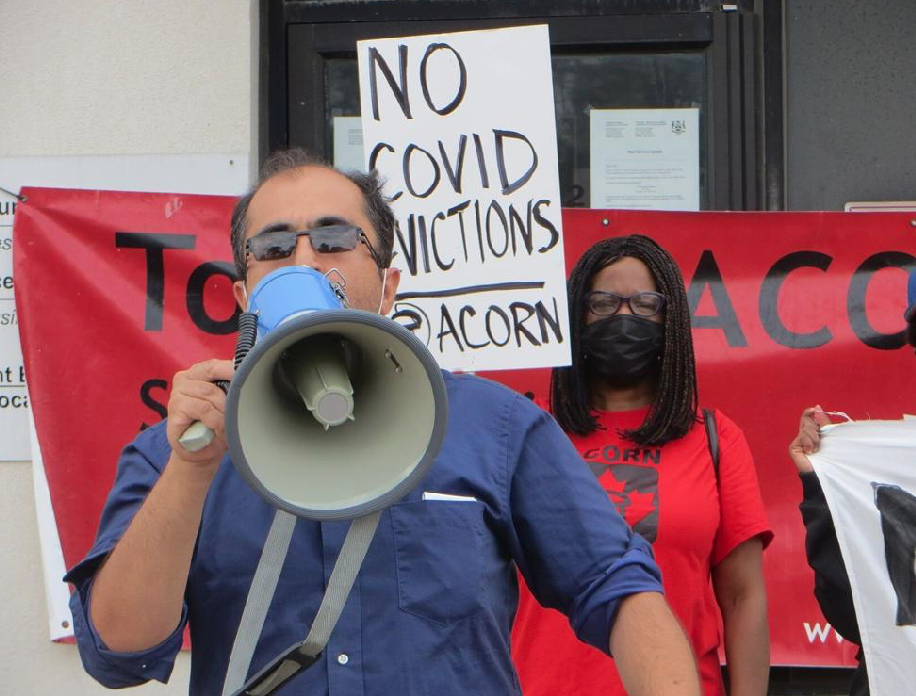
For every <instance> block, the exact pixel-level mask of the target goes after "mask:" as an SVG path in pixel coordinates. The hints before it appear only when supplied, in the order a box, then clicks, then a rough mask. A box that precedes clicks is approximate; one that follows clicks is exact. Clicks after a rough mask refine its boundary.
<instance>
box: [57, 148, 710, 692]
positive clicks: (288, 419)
mask: <svg viewBox="0 0 916 696" xmlns="http://www.w3.org/2000/svg"><path fill="white" fill-rule="evenodd" d="M394 229H395V218H394V215H393V214H392V212H391V209H390V208H389V206H388V204H387V202H386V201H385V199H384V197H383V196H382V194H381V192H380V185H379V182H378V180H377V178H376V177H375V175H374V174H373V175H363V174H355V173H348V174H343V173H341V172H338V171H336V170H334V169H331V168H329V167H327V166H326V165H324V164H321V163H318V162H316V161H314V160H312V159H310V158H309V157H308V156H307V155H306V154H305V153H302V152H301V151H295V150H293V151H288V152H283V153H278V154H277V155H274V156H272V157H271V158H269V159H268V161H267V162H266V163H265V167H264V173H263V174H262V178H261V180H260V182H259V183H258V184H257V185H256V186H255V187H254V188H253V189H252V191H251V192H250V193H249V194H248V195H246V196H244V197H243V198H242V199H240V201H239V203H238V204H237V206H236V209H235V212H234V213H233V222H232V230H231V241H232V244H233V250H234V254H235V260H236V266H237V270H238V274H239V277H240V278H241V280H239V281H238V282H236V284H235V294H236V299H237V300H238V303H239V305H240V306H241V307H242V308H243V309H246V310H251V313H252V315H255V316H256V318H257V322H258V329H257V341H256V342H255V343H254V347H253V348H252V350H251V352H250V353H249V354H248V356H247V357H246V358H245V359H244V361H243V362H242V363H241V364H240V366H239V367H238V369H237V371H236V370H234V367H233V363H232V361H228V360H210V361H207V362H203V363H198V364H196V365H193V366H191V367H190V368H189V369H188V370H185V371H183V372H179V373H178V374H176V375H175V378H174V380H173V384H172V391H171V395H170V399H169V405H168V419H167V421H165V422H164V423H161V424H159V425H156V426H154V427H151V428H149V429H147V430H145V431H144V432H142V433H141V434H140V435H138V436H137V438H136V439H135V440H134V441H133V442H132V443H131V444H130V445H128V446H127V447H126V448H125V450H124V452H123V453H122V456H121V460H120V462H119V465H118V475H117V480H116V482H115V485H114V489H113V490H112V492H111V494H110V495H109V498H108V501H107V503H106V506H105V510H104V512H103V515H102V520H101V524H100V529H99V535H98V538H97V540H96V543H95V545H94V547H93V548H92V549H91V550H90V552H89V554H88V555H87V557H86V558H85V559H84V560H83V561H82V562H81V563H79V564H78V565H77V566H76V567H75V568H73V569H71V571H70V572H69V573H68V575H67V578H66V579H67V580H68V581H70V582H72V583H73V584H74V585H75V586H76V589H77V591H76V592H75V593H74V594H73V599H72V601H71V606H72V609H73V615H74V629H75V633H76V637H77V641H78V643H79V646H80V653H81V656H82V659H83V663H84V666H85V667H86V669H87V671H88V672H89V673H90V674H92V675H93V676H94V677H95V678H96V679H98V680H99V681H100V682H101V683H102V684H104V685H106V686H110V687H124V686H130V685H134V684H139V683H142V682H145V681H148V680H150V679H155V680H158V681H166V680H167V679H168V676H169V674H170V673H171V670H172V665H173V662H174V659H175V655H176V654H177V652H178V650H179V648H180V646H181V642H182V632H183V629H184V627H185V625H186V624H189V625H190V630H191V639H192V644H193V653H192V669H191V684H190V693H192V694H217V693H220V692H222V693H224V694H227V693H233V692H235V691H236V689H237V688H238V687H240V686H241V684H240V683H239V684H236V683H233V679H234V677H232V675H233V674H234V671H238V670H240V675H241V677H240V678H241V681H243V682H244V680H245V679H247V678H249V677H250V676H251V675H252V674H255V673H258V672H259V671H264V670H265V666H267V665H271V664H272V661H273V660H275V658H277V656H278V655H284V654H285V655H286V658H284V659H283V660H281V661H279V662H277V663H276V664H277V665H278V666H277V670H276V671H277V672H278V673H282V674H281V675H280V676H279V677H276V680H275V681H274V682H272V683H273V684H274V686H264V684H265V683H264V682H262V685H261V686H254V687H249V686H246V687H245V689H247V690H244V691H239V692H238V693H273V691H274V690H275V689H279V691H278V693H283V694H287V693H288V694H293V693H297V694H298V693H302V694H347V695H350V694H365V696H376V695H382V694H385V695H394V694H398V695H401V694H426V695H429V694H435V696H446V695H448V694H500V695H502V694H518V693H519V687H518V680H517V677H516V675H515V671H514V668H513V666H512V664H511V660H510V651H509V629H510V626H511V623H512V618H513V615H514V613H515V608H516V604H517V586H516V573H515V569H516V567H517V568H518V569H520V570H521V572H522V574H523V575H524V576H525V579H526V581H527V582H528V586H529V587H530V588H531V589H532V591H533V593H534V594H535V596H536V597H537V598H538V600H539V601H541V603H543V604H544V605H546V606H550V607H555V608H557V609H560V610H561V611H563V612H564V613H565V614H567V615H568V616H569V619H570V622H571V624H572V625H573V628H574V629H575V631H576V633H577V635H578V636H579V638H580V639H581V640H583V641H586V642H588V643H590V644H592V645H594V646H595V647H596V648H598V649H600V650H603V651H604V652H606V653H613V654H614V656H615V658H616V661H617V665H618V669H619V671H620V673H621V676H622V677H623V679H624V682H625V684H626V685H627V687H628V689H629V690H630V692H631V693H634V694H699V684H698V681H697V675H696V668H695V665H694V661H693V658H692V656H691V654H690V649H689V647H688V644H687V641H686V638H685V637H684V635H683V632H682V631H681V629H680V627H679V626H678V625H677V622H676V621H675V619H674V618H673V616H672V615H671V612H670V611H669V609H668V607H667V604H666V603H665V601H664V598H663V597H662V595H661V591H662V590H661V582H660V577H659V575H660V574H659V571H658V568H657V566H656V565H655V563H654V561H653V559H652V555H651V550H650V548H649V546H648V544H646V542H645V541H643V540H642V539H641V538H639V537H638V536H636V535H634V534H633V533H632V532H631V531H630V530H629V528H628V527H627V526H626V525H625V523H624V522H623V521H622V520H621V518H620V517H619V515H618V514H617V512H616V511H615V509H614V507H613V506H612V505H611V504H610V503H609V501H608V500H607V496H606V494H605V493H604V491H602V490H601V488H600V487H599V486H598V485H597V482H596V480H595V478H594V476H592V474H591V473H590V471H589V470H588V468H587V467H585V466H584V465H582V463H581V459H580V458H579V457H578V455H577V454H576V452H575V450H574V449H573V448H572V446H571V445H570V443H569V441H568V440H567V439H566V437H565V436H564V435H563V434H562V432H561V431H560V430H559V428H558V427H557V426H556V424H555V423H554V422H553V420H552V419H551V418H550V417H549V416H548V415H547V414H545V413H544V412H542V411H541V410H540V409H538V408H537V407H536V406H534V405H533V404H532V403H530V402H529V400H528V399H526V398H524V397H522V396H519V395H517V394H515V393H513V392H511V391H509V390H507V389H505V388H504V387H502V386H500V385H497V384H494V383H492V382H488V381H486V380H482V379H479V378H476V377H473V376H469V375H465V376H458V375H451V374H448V373H440V372H439V371H438V369H435V367H434V365H433V366H432V367H430V362H429V360H431V359H429V358H427V357H425V349H423V348H422V347H420V348H417V347H416V346H415V345H414V343H418V342H416V341H415V339H413V338H412V337H410V336H409V332H406V331H403V330H402V329H401V328H400V327H397V325H396V324H394V323H393V322H389V321H388V320H386V319H384V318H381V317H378V316H377V315H379V314H381V315H384V314H386V313H387V312H388V311H389V310H390V309H391V307H392V304H393V302H394V298H395V292H396V290H397V286H398V281H399V271H398V269H396V268H392V267H390V263H391V258H392V255H393V254H392V250H393V245H394ZM300 267H307V269H311V270H307V269H304V268H300ZM300 271H301V272H300ZM316 278H317V279H318V281H317V282H318V284H319V285H321V286H322V287H323V288H324V287H325V286H327V287H330V288H332V290H333V293H336V295H337V296H338V297H339V298H340V303H341V304H340V307H339V308H335V306H334V305H333V301H334V299H333V298H332V305H331V307H330V310H329V311H327V312H324V311H322V312H319V311H315V310H316V307H315V306H309V307H306V308H305V309H303V310H301V311H293V312H291V313H288V314H285V315H284V316H283V317H282V318H281V319H280V320H278V321H277V322H274V323H273V324H271V323H270V322H269V321H268V319H267V317H268V315H269V314H270V311H268V310H269V307H267V304H268V303H267V301H266V300H265V299H264V298H265V297H268V296H269V288H270V287H273V288H281V287H282V288H286V287H292V286H286V285H281V284H280V283H281V282H282V283H286V282H293V283H299V282H304V283H312V282H314V281H315V279H316ZM297 287H298V286H297ZM293 294H297V293H296V292H290V291H286V290H282V291H279V292H277V293H275V295H278V296H280V297H281V298H288V297H289V296H290V295H293ZM271 302H273V300H271ZM322 309H324V307H322ZM389 325H392V326H394V328H391V327H390V326H389ZM399 331H402V332H403V333H408V336H407V337H406V338H405V337H403V336H401V335H400V334H399V333H398V332H399ZM319 334H320V335H321V336H322V337H325V338H322V339H321V341H323V343H322V345H321V346H320V347H315V346H317V345H318V343H317V342H316V341H315V340H313V339H315V337H316V336H317V335H319ZM327 336H332V337H333V340H332V341H331V343H330V344H327V340H326V337H327ZM328 345H330V346H331V347H330V348H329V347H328ZM302 346H306V347H307V349H305V348H302ZM375 353H378V354H379V356H378V358H377V359H376V357H375V355H374V354H375ZM297 356H299V357H297ZM303 356H304V357H303ZM354 356H355V357H354ZM335 361H336V362H335ZM332 372H334V373H335V374H337V373H342V374H343V375H344V377H343V378H340V379H338V377H334V378H333V379H331V378H330V377H328V375H329V374H330V373H332ZM316 375H317V376H316ZM218 380H226V381H229V380H232V386H231V388H230V389H229V396H228V398H227V395H226V394H225V393H224V392H223V391H222V390H221V389H220V388H219V387H218V386H216V385H215V384H214V382H215V381H218ZM351 381H352V385H351V384H350V382H351ZM338 382H339V383H338ZM332 383H333V384H332ZM284 385H285V386H284ZM315 385H317V386H315ZM335 385H336V386H335ZM440 385H441V386H440ZM287 392H289V393H287ZM296 392H298V395H299V396H296V395H295V393H296ZM290 394H292V395H293V396H292V397H290ZM446 396H447V399H446ZM299 397H301V399H299ZM322 399H324V403H325V404H328V407H327V408H326V409H324V411H325V413H324V415H321V413H320V412H321V411H322V409H323V407H322V406H320V405H317V406H316V405H315V404H316V403H317V402H318V401H321V400H322ZM446 401H447V403H446ZM302 402H304V403H305V405H306V406H307V407H308V410H307V411H306V409H304V408H303V407H302ZM308 411H311V412H312V413H311V415H309V414H308ZM303 413H305V415H302V414H303ZM329 414H330V415H329ZM312 416H314V418H312ZM197 423H199V424H201V425H200V426H199V427H201V428H203V430H204V431H207V432H208V435H207V438H205V439H204V440H201V441H199V442H196V443H195V444H194V445H193V446H191V445H188V446H187V447H186V446H185V445H184V444H182V442H183V440H182V438H183V437H185V433H186V431H189V429H190V428H192V427H198V426H196V425H195V424H197ZM227 423H228V427H227ZM211 438H212V439H211ZM184 442H185V444H187V442H188V441H187V440H184ZM192 450H196V451H192ZM228 453H231V455H232V456H231V457H230V456H229V454H228ZM234 460H243V461H242V462H241V463H240V462H239V461H234ZM233 464H235V466H233ZM240 472H241V475H240ZM377 472H381V473H377ZM389 479H390V481H391V483H389ZM259 494H260V495H259ZM277 509H279V510H280V512H279V513H278V512H277ZM287 513H292V515H288V517H289V519H291V520H293V521H292V522H291V523H290V524H289V526H288V530H289V532H288V536H287V537H286V538H285V539H284V540H283V542H282V544H280V546H282V549H283V553H280V554H279V556H278V558H279V561H277V560H276V558H275V556H276V553H275V550H276V549H275V547H276V546H277V544H276V543H275V537H274V536H273V535H274V531H275V527H277V526H278V524H279V523H278V520H280V521H281V522H282V520H281V515H285V514H287ZM297 518H298V520H297ZM348 519H355V521H354V523H353V526H352V527H348V523H347V522H346V521H345V520H348ZM367 519H371V520H372V522H371V531H370V532H369V534H368V536H367V537H366V539H365V541H364V546H365V548H363V550H362V551H361V553H360V554H358V555H359V559H358V560H357V561H356V562H355V568H359V562H360V560H363V559H362V554H365V558H364V561H363V563H362V570H361V571H360V572H359V575H358V579H357V580H356V581H355V582H354V581H353V579H352V577H351V578H350V583H352V590H349V586H350V585H349V584H347V590H349V595H347V592H346V591H344V592H342V593H339V596H337V595H335V592H334V588H335V587H336V586H339V585H340V584H341V583H340V581H339V578H337V573H338V568H337V567H336V566H335V563H336V559H337V558H338V556H341V557H343V556H344V555H346V549H347V547H348V544H349V543H350V536H351V534H352V530H353V529H354V528H355V527H356V526H357V524H358V523H360V521H361V520H367ZM596 520H597V521H598V522H597V523H596ZM348 528H349V529H350V532H348ZM596 529H602V530H604V533H602V534H596V533H595V530H596ZM373 534H374V536H373ZM265 540H267V541H266V542H265ZM370 540H371V544H370V543H369V541H370ZM342 548H343V549H344V551H343V552H342V551H341V549H342ZM287 549H288V552H287ZM284 553H285V554H286V555H285V560H283V559H284V555H283V554H284ZM259 559H260V564H259ZM265 559H267V560H265ZM271 559H273V560H272V561H271ZM271 562H272V563H273V566H270V563H271ZM351 565H353V564H351ZM269 567H273V568H274V570H273V571H270V570H265V568H269ZM332 569H333V570H332ZM272 572H273V575H271V573H272ZM355 572H356V571H355V570H354V571H352V573H351V575H352V576H355ZM345 573H346V571H344V572H343V573H341V574H342V575H343V574H345ZM264 578H270V580H268V581H265V579H264ZM265 587H267V590H264V592H265V594H262V593H261V590H263V588H265ZM250 588H260V589H258V590H257V591H255V590H252V591H251V592H249V589H250ZM326 590H327V595H326V594H325V592H326ZM328 596H334V597H333V598H332V599H331V600H327V597H328ZM335 602H336V605H337V606H336V610H335V609H332V610H331V611H330V613H331V614H333V619H332V620H331V621H330V622H329V624H328V625H329V627H328V628H326V630H325V635H324V637H323V639H322V641H321V642H320V649H316V650H313V651H312V652H308V651H305V652H304V653H301V652H300V653H296V654H295V655H293V654H291V653H289V652H286V653H284V651H288V650H289V646H290V645H291V644H293V645H294V646H295V645H296V644H297V641H301V640H302V638H303V637H304V636H305V635H306V634H307V633H308V634H309V636H310V637H311V636H312V634H313V633H314V631H315V626H316V625H317V624H319V623H321V622H322V621H323V619H322V618H321V617H324V616H325V614H324V613H323V612H324V611H325V609H326V606H325V605H326V604H335ZM259 612H260V614H259ZM258 614H259V618H258V619H257V620H255V621H254V623H253V624H251V621H250V617H251V616H252V615H258ZM316 614H317V617H316ZM246 622H248V623H246ZM249 624H251V625H253V626H254V629H252V628H251V625H249ZM246 626H248V627H247V628H245V627H246ZM310 628H311V630H310ZM246 642H247V644H250V650H249V654H248V655H247V656H245V657H244V658H243V659H241V662H239V661H238V660H237V659H236V657H237V653H244V650H243V649H241V648H240V647H239V646H240V645H242V644H246ZM305 642H306V643H308V642H309V641H308V640H306V641H305ZM302 654H305V655H307V656H308V659H304V660H303V659H302ZM293 663H295V664H293ZM300 663H301V664H300ZM306 663H307V664H306ZM239 664H241V667H239V666H238V665H239ZM303 667H308V669H303ZM300 672H301V673H300ZM227 675H228V676H227ZM271 678H272V679H273V677H271Z"/></svg>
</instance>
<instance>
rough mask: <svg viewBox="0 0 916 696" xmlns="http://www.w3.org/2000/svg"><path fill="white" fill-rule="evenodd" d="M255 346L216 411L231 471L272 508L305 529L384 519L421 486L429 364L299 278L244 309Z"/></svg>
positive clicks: (438, 388)
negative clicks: (309, 523)
mask: <svg viewBox="0 0 916 696" xmlns="http://www.w3.org/2000/svg"><path fill="white" fill-rule="evenodd" d="M248 311H249V313H251V314H254V315H255V316H256V317H257V340H256V341H255V343H254V346H253V347H252V348H251V350H250V351H249V352H248V354H247V355H246V356H245V358H244V360H242V361H241V364H239V365H238V366H237V369H236V372H235V376H234V377H233V378H232V382H231V383H230V386H229V392H228V397H227V401H226V416H225V418H226V421H225V422H226V438H227V441H228V444H229V452H230V455H231V458H232V461H233V463H234V464H235V467H236V469H237V470H238V471H239V473H240V474H241V475H242V476H243V477H244V478H245V480H246V481H247V482H248V484H249V485H250V486H251V487H252V488H254V489H255V490H256V491H257V492H258V493H259V494H260V495H261V496H262V497H264V499H265V500H267V501H268V502H269V503H270V504H271V505H273V506H275V507H277V508H279V509H282V510H286V511H287V512H290V513H292V514H294V515H297V516H299V517H305V518H309V519H314V520H342V519H353V518H356V517H360V516H363V515H367V514H369V513H371V512H374V511H377V510H381V509H383V508H385V507H388V506H389V505H391V504H392V503H394V502H396V501H397V500H398V499H400V498H401V497H403V496H404V495H405V494H406V493H407V492H408V491H409V490H410V489H411V488H413V486H414V485H416V483H418V482H419V480H420V479H421V478H422V477H423V476H424V475H425V474H426V472H427V471H428V470H429V467H430V466H431V465H432V462H433V460H434V459H435V457H436V455H437V454H438V452H439V448H440V447H441V445H442V440H443V438H444V436H445V427H446V422H447V416H448V404H447V398H446V393H445V383H444V381H443V379H442V373H441V371H440V370H439V367H438V365H437V364H436V361H435V359H434V358H433V357H432V355H431V354H430V353H429V351H428V350H427V349H426V347H425V346H424V345H423V344H422V343H421V342H420V341H419V340H417V338H416V337H414V335H413V334H412V333H411V332H410V331H408V330H407V329H405V328H403V327H402V326H400V325H399V324H397V323H396V322H394V321H391V320H390V319H387V318H385V317H382V316H379V315H377V314H373V313H370V312H364V311H361V310H356V309H344V308H343V305H342V303H341V301H340V299H339V297H338V296H337V295H336V294H335V292H334V291H333V288H332V287H331V285H330V283H329V282H328V280H327V279H326V278H325V277H324V276H322V275H321V274H320V273H318V272H316V271H314V270H312V269H310V268H306V267H301V266H296V267H286V268H281V269H278V270H276V271H273V272H272V273H270V274H268V275H267V276H265V277H264V278H263V279H262V280H261V282H259V283H258V285H257V286H256V287H255V289H254V291H253V292H252V294H251V297H250V299H249V306H248Z"/></svg>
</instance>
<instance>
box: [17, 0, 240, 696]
mask: <svg viewBox="0 0 916 696" xmlns="http://www.w3.org/2000/svg"><path fill="white" fill-rule="evenodd" d="M256 41H257V2H256V0H207V1H206V2H205V1H204V0H157V1H156V2H115V1H114V0H30V1H29V2H18V1H16V0H0V65H2V66H3V74H2V78H0V157H20V156H31V155H46V156H47V155H51V156H61V155H99V154H104V155H108V154H113V155H117V154H132V155H133V154H220V153H248V154H249V155H250V156H249V161H250V162H251V163H256V160H257V157H256V152H255V147H254V143H256V135H255V134H256V126H257V124H256V122H255V113H256V108H257V105H256V95H257V65H256V56H257V43H256ZM0 185H2V182H0ZM2 437H3V433H0V439H2ZM0 587H2V588H3V589H4V595H5V596H4V600H3V602H0V627H2V629H3V630H2V631H0V693H4V694H7V693H8V694H18V695H20V696H29V695H31V694H36V695H38V694H40V695H42V696H44V695H46V694H55V693H61V694H75V695H82V694H100V693H109V692H108V691H107V690H104V689H102V687H100V686H98V685H97V684H96V683H95V682H93V681H92V680H91V679H90V678H89V677H88V676H86V675H85V674H84V673H83V671H82V668H81V666H80V663H79V657H78V655H77V653H76V649H75V647H74V646H73V645H60V644H55V643H52V642H50V641H49V640H48V628H47V627H48V614H47V608H46V605H45V598H44V590H43V580H42V568H41V555H40V551H39V546H38V529H37V523H36V512H35V504H34V497H33V485H32V472H31V463H29V462H19V463H17V462H0ZM188 668H189V663H188V659H187V655H181V656H180V657H179V661H178V664H177V666H176V669H175V673H174V674H173V676H172V680H171V683H170V684H169V685H168V686H167V687H162V686H159V685H152V686H145V687H141V689H140V693H146V692H156V693H175V694H179V693H187V680H188ZM133 693H136V692H133Z"/></svg>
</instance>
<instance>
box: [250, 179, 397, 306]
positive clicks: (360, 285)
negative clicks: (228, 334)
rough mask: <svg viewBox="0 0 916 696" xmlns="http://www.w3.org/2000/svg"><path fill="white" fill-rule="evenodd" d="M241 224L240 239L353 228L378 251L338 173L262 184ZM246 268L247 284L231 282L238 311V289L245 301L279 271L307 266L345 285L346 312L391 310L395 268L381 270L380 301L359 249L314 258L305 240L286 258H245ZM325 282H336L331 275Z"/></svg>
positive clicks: (374, 272)
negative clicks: (244, 226) (334, 227)
mask: <svg viewBox="0 0 916 696" xmlns="http://www.w3.org/2000/svg"><path fill="white" fill-rule="evenodd" d="M247 222H248V227H247V229H246V231H245V238H246V239H250V238H251V237H254V236H255V235H258V234H261V233H263V232H264V231H265V230H271V231H279V230H288V231H291V232H292V231H302V230H311V229H315V228H317V227H324V226H329V225H341V224H349V225H356V226H357V227H359V228H360V229H361V230H362V231H363V232H364V233H365V235H366V237H367V238H368V239H369V242H370V243H371V244H372V246H373V247H374V248H376V249H378V247H379V239H378V235H377V234H376V231H375V229H374V228H373V227H372V224H371V223H370V222H369V218H368V217H366V214H365V211H364V205H363V196H362V192H361V191H360V190H359V188H357V186H356V185H355V184H354V183H353V182H352V181H350V180H349V179H347V178H346V177H345V176H343V175H342V174H340V173H339V172H336V171H334V170H332V169H326V168H324V167H303V168H301V169H296V170H292V171H289V172H284V173H283V174H279V175H277V176H274V177H273V178H271V179H269V180H268V181H266V182H265V183H264V184H263V185H262V186H261V188H260V189H258V192H257V193H256V194H255V195H254V197H253V198H252V199H251V202H250V204H249V206H248V216H247ZM246 262H247V264H248V274H247V278H246V280H245V281H237V282H236V283H235V287H234V291H235V298H236V301H237V302H238V303H239V306H241V307H242V308H243V309H244V308H245V307H246V305H247V298H246V295H245V292H244V291H243V289H242V288H243V287H244V288H246V289H247V293H248V295H250V294H251V292H252V291H253V290H254V287H255V285H257V284H258V281H260V280H261V279H262V278H263V277H264V276H265V275H267V274H268V273H270V272H271V271H273V270H276V269H277V268H282V267H283V266H293V265H296V266H308V267H310V268H313V269H314V270H316V271H318V272H319V273H321V274H326V273H328V271H330V270H331V269H332V268H336V269H337V270H338V271H339V273H340V275H342V276H343V278H344V280H345V281H346V285H345V291H346V294H347V299H348V300H349V302H350V306H351V307H354V308H355V309H362V310H365V311H368V312H375V311H377V310H378V309H379V303H380V301H381V313H382V314H387V313H388V312H389V311H390V310H391V306H392V304H393V302H394V296H395V291H396V290H397V286H398V280H399V279H400V276H399V271H398V270H397V269H396V268H389V269H388V270H387V274H388V277H387V280H386V282H385V288H384V297H383V296H382V275H381V272H380V271H379V268H378V266H377V265H376V263H375V261H374V260H373V258H372V255H371V253H370V252H369V249H368V248H367V247H366V245H365V244H357V245H356V248H354V249H351V250H348V251H339V252H334V253H319V252H317V251H315V250H314V249H313V248H312V244H311V240H310V238H309V237H308V236H305V235H303V236H300V237H299V238H298V239H297V240H296V247H295V250H294V251H293V253H292V254H291V255H290V256H288V257H287V258H284V259H277V260H272V261H258V260H257V259H255V258H254V256H252V255H251V254H248V255H247V259H246ZM330 280H332V281H336V280H339V277H338V276H337V274H334V273H332V274H331V276H330Z"/></svg>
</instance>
